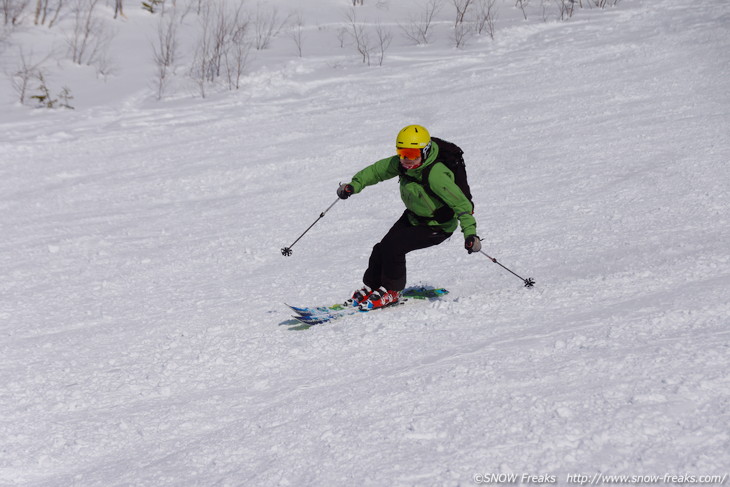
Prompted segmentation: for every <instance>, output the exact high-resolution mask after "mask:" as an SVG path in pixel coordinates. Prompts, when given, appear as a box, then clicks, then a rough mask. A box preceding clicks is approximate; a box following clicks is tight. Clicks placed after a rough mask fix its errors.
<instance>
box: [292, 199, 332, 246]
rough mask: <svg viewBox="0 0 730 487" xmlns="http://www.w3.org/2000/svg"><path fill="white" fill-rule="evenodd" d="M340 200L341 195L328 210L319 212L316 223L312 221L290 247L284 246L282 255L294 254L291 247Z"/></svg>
mask: <svg viewBox="0 0 730 487" xmlns="http://www.w3.org/2000/svg"><path fill="white" fill-rule="evenodd" d="M338 201H340V198H339V197H338V198H337V199H336V200H335V201H334V202H333V203H332V204H331V205H329V206H328V207H327V209H326V210H324V211H323V212H322V213H320V214H319V218H317V219H316V220H314V223H312V224H311V225H309V228H307V229H306V230H304V233H302V234H301V235H299V238H297V239H296V240H295V241H294V243H293V244H291V245H290V246H288V247H284V248H283V249H281V255H283V256H284V257H289V256H290V255H291V254H292V249H291V248H292V247H294V244H296V243H297V242H299V240H301V238H302V237H303V236H304V235H306V234H307V232H308V231H310V230H311V229H312V227H313V226H315V225H316V224H317V222H318V221H320V220H321V219H322V218H324V216H325V215H326V214H327V212H328V211H330V209H331V208H332V207H333V206H335V204H336V203H337V202H338Z"/></svg>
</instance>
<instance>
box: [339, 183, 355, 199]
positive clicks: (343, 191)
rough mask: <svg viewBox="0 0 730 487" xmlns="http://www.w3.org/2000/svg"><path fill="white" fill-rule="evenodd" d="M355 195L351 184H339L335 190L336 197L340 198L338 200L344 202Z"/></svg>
mask: <svg viewBox="0 0 730 487" xmlns="http://www.w3.org/2000/svg"><path fill="white" fill-rule="evenodd" d="M354 193H355V188H353V187H352V184H340V187H339V188H337V196H339V197H340V199H343V200H346V199H347V198H349V197H350V196H352V195H353V194H354Z"/></svg>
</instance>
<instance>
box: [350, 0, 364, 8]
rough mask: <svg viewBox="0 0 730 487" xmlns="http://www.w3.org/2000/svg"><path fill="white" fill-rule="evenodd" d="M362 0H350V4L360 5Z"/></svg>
mask: <svg viewBox="0 0 730 487" xmlns="http://www.w3.org/2000/svg"><path fill="white" fill-rule="evenodd" d="M363 1H364V0H352V6H353V7H354V6H356V5H362V4H363Z"/></svg>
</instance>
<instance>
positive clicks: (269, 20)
mask: <svg viewBox="0 0 730 487" xmlns="http://www.w3.org/2000/svg"><path fill="white" fill-rule="evenodd" d="M288 21H289V17H287V18H286V19H284V20H281V19H280V18H279V11H278V10H277V9H276V7H271V8H270V9H266V10H264V8H263V7H262V6H261V4H260V3H258V4H257V5H256V13H255V14H254V15H253V28H254V36H255V41H254V45H255V47H256V49H257V50H259V51H261V50H263V49H268V48H269V46H270V45H271V41H272V40H273V39H274V38H275V37H276V36H278V35H279V33H280V32H281V30H282V29H283V28H284V26H286V24H287V23H288Z"/></svg>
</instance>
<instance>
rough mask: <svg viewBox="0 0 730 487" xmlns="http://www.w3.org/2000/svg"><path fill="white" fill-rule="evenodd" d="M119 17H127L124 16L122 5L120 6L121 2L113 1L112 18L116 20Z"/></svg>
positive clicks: (118, 0) (120, 0) (119, 0)
mask: <svg viewBox="0 0 730 487" xmlns="http://www.w3.org/2000/svg"><path fill="white" fill-rule="evenodd" d="M119 15H121V16H122V17H125V18H126V17H127V16H126V15H124V5H123V4H122V0H114V18H115V19H116V18H117V17H118V16H119Z"/></svg>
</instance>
